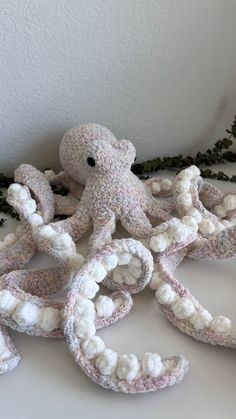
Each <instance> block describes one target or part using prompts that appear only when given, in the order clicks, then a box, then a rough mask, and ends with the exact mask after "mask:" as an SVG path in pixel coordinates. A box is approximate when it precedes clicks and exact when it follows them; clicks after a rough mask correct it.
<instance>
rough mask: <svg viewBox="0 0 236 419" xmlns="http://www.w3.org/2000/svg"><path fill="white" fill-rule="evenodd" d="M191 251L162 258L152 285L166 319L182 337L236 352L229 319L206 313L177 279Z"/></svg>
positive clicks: (162, 256)
mask: <svg viewBox="0 0 236 419" xmlns="http://www.w3.org/2000/svg"><path fill="white" fill-rule="evenodd" d="M187 252H188V249H187V248H185V249H182V250H180V251H178V252H174V253H173V254H169V255H160V256H159V257H158V259H157V265H156V267H155V272H154V274H153V278H152V280H151V282H150V286H151V288H152V289H154V290H155V291H156V298H157V302H158V304H159V306H160V309H161V311H162V312H163V314H164V316H165V317H167V319H168V320H170V321H171V323H173V324H174V326H176V327H177V328H178V329H179V330H181V331H182V332H183V333H185V334H187V335H190V336H192V337H193V338H194V339H196V340H200V341H202V342H206V343H211V344H212V345H221V346H225V347H230V348H236V333H235V330H234V329H233V327H232V325H231V321H230V319H228V318H227V317H225V316H221V315H219V316H215V317H213V316H212V314H211V313H210V312H209V311H208V310H206V309H205V308H204V307H203V306H202V305H201V304H200V303H199V302H198V301H197V300H196V299H195V298H194V296H193V295H192V294H191V293H190V291H189V290H188V289H187V288H186V287H185V286H184V285H183V284H181V283H180V282H179V281H178V280H177V279H176V278H175V276H174V272H175V270H176V268H177V267H178V265H179V264H180V263H181V261H182V260H183V258H184V257H185V256H186V255H187Z"/></svg>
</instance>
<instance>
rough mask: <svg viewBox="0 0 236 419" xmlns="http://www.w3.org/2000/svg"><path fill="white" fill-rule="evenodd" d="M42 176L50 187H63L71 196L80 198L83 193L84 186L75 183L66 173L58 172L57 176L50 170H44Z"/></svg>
mask: <svg viewBox="0 0 236 419" xmlns="http://www.w3.org/2000/svg"><path fill="white" fill-rule="evenodd" d="M44 175H45V177H46V179H47V180H48V181H49V183H50V185H63V186H66V188H68V189H69V191H70V192H71V194H72V195H74V196H75V197H76V198H80V197H81V196H82V194H83V191H84V185H82V184H81V183H79V182H76V181H75V180H74V179H72V178H71V177H70V176H69V175H68V174H67V173H66V172H60V173H58V174H57V175H56V174H55V173H54V172H53V171H52V170H45V172H44Z"/></svg>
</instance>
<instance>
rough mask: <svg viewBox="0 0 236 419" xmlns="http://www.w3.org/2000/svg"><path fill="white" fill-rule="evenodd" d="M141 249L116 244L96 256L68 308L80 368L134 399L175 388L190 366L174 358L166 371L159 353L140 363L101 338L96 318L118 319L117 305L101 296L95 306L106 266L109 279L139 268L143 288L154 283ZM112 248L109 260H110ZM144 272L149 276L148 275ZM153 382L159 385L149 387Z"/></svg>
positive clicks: (71, 344) (72, 345)
mask: <svg viewBox="0 0 236 419" xmlns="http://www.w3.org/2000/svg"><path fill="white" fill-rule="evenodd" d="M136 243H137V242H135V241H134V240H132V239H128V240H126V239H123V240H121V241H119V240H114V242H113V243H112V244H111V245H106V246H105V248H104V250H103V251H102V252H100V253H99V255H98V254H96V259H95V257H92V258H91V259H90V260H89V261H88V262H87V264H85V265H83V267H82V269H81V270H80V272H79V273H78V275H77V276H76V281H75V282H74V284H73V286H72V290H71V291H70V293H69V295H68V300H67V304H66V306H65V334H66V336H67V339H68V342H69V347H70V349H71V351H72V353H73V354H74V355H75V358H76V362H78V364H79V365H80V366H81V368H82V369H83V370H84V371H85V373H86V374H87V375H88V376H89V377H91V378H92V379H93V380H94V381H95V382H97V383H98V384H100V385H102V386H104V387H106V388H111V389H113V390H116V391H124V392H131V393H132V392H133V393H135V392H145V391H150V389H152V390H153V389H158V388H159V386H160V388H161V387H163V382H165V383H166V384H165V386H166V385H170V382H171V383H172V384H173V383H174V382H175V381H178V380H179V379H180V377H181V378H182V377H183V375H184V374H185V372H186V370H187V363H186V361H185V360H183V358H178V357H176V358H171V359H172V364H171V365H172V367H171V368H169V369H168V371H167V370H166V368H167V365H168V362H169V361H167V360H162V359H161V357H160V356H159V355H158V354H156V353H153V354H151V353H146V354H145V355H144V357H143V359H142V360H141V361H139V360H138V359H137V357H136V356H135V355H134V354H123V355H118V354H117V353H116V352H115V351H113V350H112V349H110V348H107V347H106V345H105V343H104V342H103V340H102V339H101V338H99V337H98V336H97V335H96V327H95V312H96V314H97V318H98V319H99V318H100V319H105V318H109V317H113V316H115V314H116V310H117V305H116V304H114V301H112V300H111V299H110V298H109V297H107V296H102V295H100V296H99V297H98V298H97V299H96V301H95V304H94V303H93V302H92V301H91V299H92V298H93V297H94V296H95V295H96V293H97V292H98V290H99V285H98V284H99V283H100V282H101V280H102V279H101V278H102V277H103V274H102V273H103V269H101V266H103V268H104V269H105V270H106V271H107V273H109V268H110V272H112V271H114V272H115V270H114V269H117V266H118V267H120V266H122V264H126V266H129V264H130V263H132V266H133V267H134V268H136V269H140V270H141V277H142V278H143V285H142V286H143V287H144V286H145V285H146V283H147V282H148V281H149V280H150V276H151V271H150V273H149V276H148V277H147V272H149V268H148V270H147V268H146V267H145V266H146V263H147V267H148V266H149V262H148V261H146V262H145V259H144V258H145V257H146V256H145V255H146V254H147V255H148V253H147V252H148V251H147V249H145V251H144V248H143V246H142V245H141V243H137V244H136ZM134 244H135V246H134ZM107 246H109V247H108V249H109V252H110V255H108V254H107V250H106V248H107ZM120 248H125V251H122V252H121V251H120ZM111 252H112V253H111ZM135 253H136V254H135ZM114 255H115V256H116V257H115V258H114V257H113V256H114ZM148 257H149V256H148ZM116 264H117V266H116ZM96 265H97V269H96V268H95V266H96ZM92 266H93V267H94V269H92ZM143 270H144V271H145V270H147V271H146V274H145V272H142V271H143ZM88 284H89V285H88ZM123 284H124V285H125V283H123ZM126 286H127V285H126ZM139 286H140V285H139ZM163 376H165V379H164V378H163ZM173 377H175V378H173ZM150 378H151V379H153V380H154V381H152V382H150V381H149V380H150ZM163 380H164V381H163ZM141 383H142V384H141ZM161 383H162V384H161Z"/></svg>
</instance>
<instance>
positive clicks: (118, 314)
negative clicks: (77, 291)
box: [0, 268, 132, 338]
mask: <svg viewBox="0 0 236 419" xmlns="http://www.w3.org/2000/svg"><path fill="white" fill-rule="evenodd" d="M70 282H71V272H70V270H68V269H67V268H64V269H62V268H60V269H58V268H51V269H39V270H28V271H23V270H22V271H14V272H11V273H8V274H5V275H3V276H2V277H1V282H0V322H1V324H3V325H5V326H8V327H10V328H11V329H13V330H17V331H18V332H24V333H27V334H29V335H34V336H42V337H51V338H63V337H64V332H63V321H64V301H55V300H52V299H49V298H46V297H49V296H53V295H54V294H58V293H61V292H62V291H63V290H64V289H65V287H67V286H68V285H69V284H70ZM131 308H132V298H131V296H130V295H129V294H128V293H126V292H122V291H116V292H114V293H112V294H111V295H110V296H109V297H107V296H101V295H100V296H99V297H98V298H97V299H96V301H95V315H96V317H95V325H96V328H98V329H101V328H103V327H107V326H110V325H111V324H113V323H115V322H116V321H118V320H120V319H121V318H123V317H124V316H126V315H127V314H128V313H129V311H130V310H131ZM81 315H82V313H81Z"/></svg>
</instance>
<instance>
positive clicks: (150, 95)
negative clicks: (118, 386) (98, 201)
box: [0, 0, 236, 172]
mask: <svg viewBox="0 0 236 419" xmlns="http://www.w3.org/2000/svg"><path fill="white" fill-rule="evenodd" d="M235 14H236V2H235V0H227V1H224V0H208V1H206V0H178V1H177V0H169V1H166V0H158V1H157V0H148V1H147V0H119V1H117V0H96V1H94V0H86V1H85V0H0V18H1V26H0V59H1V77H0V91H1V101H0V115H1V130H0V138H1V140H0V145H1V154H0V168H1V171H4V172H6V171H8V172H9V171H11V170H13V169H15V168H16V167H17V166H18V165H19V164H20V163H22V162H25V161H27V162H28V163H33V164H35V165H36V166H38V167H41V168H45V167H48V166H51V167H54V168H56V167H57V165H58V143H59V141H60V138H61V137H62V135H63V134H64V132H65V131H66V130H67V129H68V128H70V127H72V126H74V125H77V124H79V123H82V122H98V123H101V124H103V125H105V126H107V127H108V128H111V130H113V131H114V133H115V134H116V135H117V136H118V137H120V138H128V139H130V140H132V141H133V142H134V144H135V146H136V147H137V155H138V158H139V160H144V159H146V158H150V157H153V156H154V155H157V154H160V155H164V154H166V155H167V154H173V153H176V152H177V153H181V152H183V153H187V152H190V151H193V150H195V151H196V149H201V150H204V149H205V146H206V143H209V142H212V143H213V141H214V139H217V138H218V137H219V138H221V137H222V135H224V130H225V128H226V127H228V126H229V124H230V123H231V121H232V119H233V115H234V113H235V111H236V109H235V103H236V79H235V74H236V73H235V69H236V49H235V37H236V27H235ZM207 147H208V145H207ZM6 156H7V159H6Z"/></svg>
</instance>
